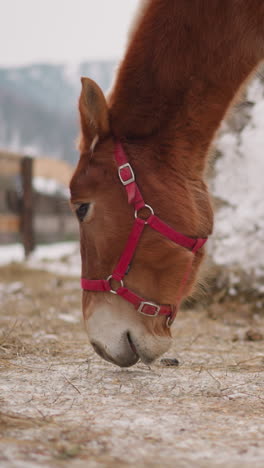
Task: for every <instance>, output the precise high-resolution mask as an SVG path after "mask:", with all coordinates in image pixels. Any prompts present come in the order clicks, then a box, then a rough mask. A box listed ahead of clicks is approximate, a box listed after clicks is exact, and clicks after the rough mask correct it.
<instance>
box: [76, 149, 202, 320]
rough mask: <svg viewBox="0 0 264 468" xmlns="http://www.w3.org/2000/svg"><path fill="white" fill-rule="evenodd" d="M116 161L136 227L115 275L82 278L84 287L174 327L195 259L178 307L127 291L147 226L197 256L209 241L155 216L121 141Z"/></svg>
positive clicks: (179, 295)
mask: <svg viewBox="0 0 264 468" xmlns="http://www.w3.org/2000/svg"><path fill="white" fill-rule="evenodd" d="M115 159H116V163H117V167H118V175H119V179H120V181H121V183H122V184H123V186H124V187H125V189H126V192H127V198H128V203H129V204H131V205H132V206H133V207H134V209H135V221H134V225H133V227H132V231H131V232H130V235H129V237H128V240H127V243H126V246H125V248H124V251H123V253H122V254H121V257H120V259H119V261H118V263H117V265H116V267H115V269H114V271H113V272H112V274H111V275H110V276H108V278H107V279H101V280H90V279H85V278H82V279H81V286H82V288H83V289H84V290H86V291H108V292H110V293H112V294H117V295H118V296H121V297H123V298H124V299H126V300H127V301H128V302H130V303H131V304H133V305H134V306H135V308H136V309H137V311H138V312H140V313H141V314H143V315H147V316H149V317H156V316H158V315H165V316H167V317H168V319H167V326H169V327H170V326H171V324H172V322H173V320H174V319H175V317H176V314H177V310H178V306H179V304H180V301H181V298H182V295H183V292H184V287H185V285H186V283H187V281H188V278H189V276H190V273H191V268H192V264H193V258H192V259H191V261H190V262H189V264H188V266H187V269H186V271H185V273H184V276H183V279H182V281H181V284H180V287H179V291H178V295H177V299H176V304H175V305H163V304H156V303H154V302H152V301H146V300H145V299H144V298H143V297H141V296H139V295H138V294H136V293H134V292H133V291H131V290H130V289H128V288H126V287H125V285H124V276H125V275H126V273H127V272H128V269H129V267H130V264H131V261H132V259H133V255H134V252H135V250H136V248H137V245H138V242H139V239H140V237H141V235H142V234H143V231H144V229H145V227H146V226H149V227H151V228H152V229H154V230H155V231H158V232H159V233H161V234H162V235H163V236H164V237H166V238H167V239H170V240H171V241H173V242H175V243H176V244H178V245H181V246H182V247H185V248H186V249H189V250H190V251H191V252H192V253H193V254H194V255H195V254H196V252H197V251H198V250H199V249H200V248H201V247H202V246H203V245H204V244H205V242H206V241H207V238H195V239H194V238H191V237H188V236H185V235H183V234H181V233H179V232H177V231H175V230H174V229H172V228H171V227H170V226H169V225H168V224H166V223H165V222H164V221H162V220H161V219H160V218H158V216H156V215H155V214H154V211H153V209H152V207H151V206H149V205H146V204H145V202H144V200H143V197H142V195H141V193H140V190H139V188H138V186H137V184H136V182H135V174H134V172H133V169H132V167H131V166H130V164H129V162H128V160H127V157H126V155H125V152H124V150H123V147H122V146H121V144H120V143H119V142H117V143H116V148H115ZM143 208H144V209H148V210H149V216H148V218H147V219H143V218H140V211H142V209H143ZM112 280H115V281H117V282H118V283H120V285H119V287H118V288H117V289H113V286H112Z"/></svg>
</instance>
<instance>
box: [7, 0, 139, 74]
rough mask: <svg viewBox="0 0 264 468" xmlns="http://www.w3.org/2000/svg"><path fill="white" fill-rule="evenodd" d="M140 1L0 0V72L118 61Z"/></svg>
mask: <svg viewBox="0 0 264 468" xmlns="http://www.w3.org/2000/svg"><path fill="white" fill-rule="evenodd" d="M140 1H141V0H0V4H1V14H0V66H9V65H21V64H28V63H34V62H52V63H54V62H79V61H81V60H89V59H116V58H119V57H120V56H121V54H122V52H123V48H124V45H125V41H126V34H127V30H128V27H129V24H130V22H131V18H133V13H134V12H135V9H136V7H137V5H138V3H139V2H140Z"/></svg>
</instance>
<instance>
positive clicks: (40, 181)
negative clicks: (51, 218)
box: [33, 176, 69, 198]
mask: <svg viewBox="0 0 264 468" xmlns="http://www.w3.org/2000/svg"><path fill="white" fill-rule="evenodd" d="M33 187H34V189H35V190H36V191H37V192H40V193H44V194H46V195H54V194H60V195H63V196H64V197H67V198H69V189H68V188H66V187H65V186H64V185H62V184H60V183H59V182H58V181H57V180H55V179H50V178H46V177H40V176H38V177H34V179H33Z"/></svg>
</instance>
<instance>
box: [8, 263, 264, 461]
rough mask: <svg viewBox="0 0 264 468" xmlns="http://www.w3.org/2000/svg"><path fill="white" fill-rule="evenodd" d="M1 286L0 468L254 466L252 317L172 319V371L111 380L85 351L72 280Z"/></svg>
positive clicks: (259, 388)
mask: <svg viewBox="0 0 264 468" xmlns="http://www.w3.org/2000/svg"><path fill="white" fill-rule="evenodd" d="M0 278H1V280H0V281H1V283H0V303H1V311H0V329H1V333H0V367H1V373H0V466H1V467H4V468H11V467H19V468H20V467H21V468H34V467H39V466H44V467H65V466H71V468H84V467H95V468H97V467H117V468H118V467H129V466H133V467H135V466H136V467H176V468H185V467H186V468H187V467H188V468H189V467H198V468H200V467H201V468H202V467H225V468H235V467H240V468H241V467H252V466H254V467H256V468H257V467H263V466H264V392H263V375H264V374H263V371H264V341H263V334H264V315H263V311H262V314H261V312H260V313H259V314H254V315H252V314H251V313H249V312H248V310H247V308H246V307H244V306H241V305H239V304H238V305H237V308H235V307H234V306H233V307H232V309H231V308H230V310H229V308H228V306H227V305H225V306H220V305H219V306H215V308H214V309H212V307H211V308H210V310H209V311H208V310H203V309H202V308H200V309H199V310H195V311H194V310H187V311H182V312H181V313H180V314H179V317H178V318H177V320H176V323H175V327H174V331H173V333H174V344H173V347H172V349H171V350H170V352H169V353H168V356H169V357H173V358H177V359H178V360H179V366H178V367H164V365H162V364H161V362H160V361H159V362H157V363H156V364H155V365H153V366H151V368H150V367H147V366H145V365H143V364H142V363H139V364H138V365H136V366H135V367H132V368H130V369H127V370H126V369H125V370H124V369H123V370H122V369H119V368H117V367H114V366H112V365H111V364H108V363H106V362H103V361H102V360H101V359H100V358H99V357H97V356H96V355H95V354H94V353H93V351H92V349H91V348H90V346H89V345H88V342H87V339H86V335H85V332H84V330H83V326H82V319H81V311H80V294H81V293H80V289H79V281H78V280H77V279H76V278H69V277H67V278H66V277H60V278H58V277H56V276H55V275H54V274H52V273H47V272H41V271H35V270H30V269H25V268H24V267H23V266H19V265H11V266H6V267H2V268H1V269H0ZM14 278H15V279H14Z"/></svg>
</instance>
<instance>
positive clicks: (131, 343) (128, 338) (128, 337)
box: [127, 332, 138, 356]
mask: <svg viewBox="0 0 264 468" xmlns="http://www.w3.org/2000/svg"><path fill="white" fill-rule="evenodd" d="M127 341H128V343H129V346H130V348H131V349H132V351H133V353H135V354H136V355H137V356H138V353H137V348H136V347H135V345H134V343H133V341H132V338H131V335H130V333H129V332H127Z"/></svg>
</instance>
